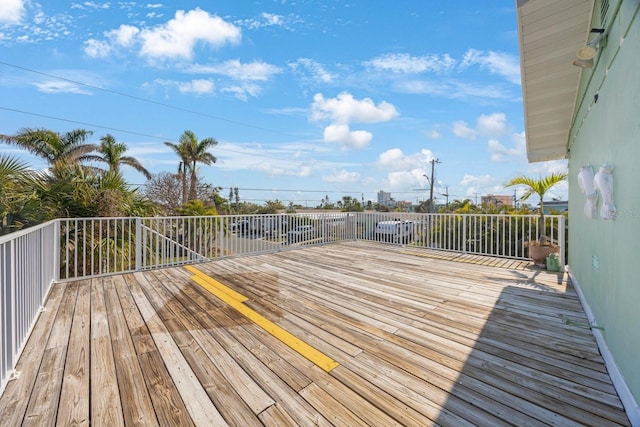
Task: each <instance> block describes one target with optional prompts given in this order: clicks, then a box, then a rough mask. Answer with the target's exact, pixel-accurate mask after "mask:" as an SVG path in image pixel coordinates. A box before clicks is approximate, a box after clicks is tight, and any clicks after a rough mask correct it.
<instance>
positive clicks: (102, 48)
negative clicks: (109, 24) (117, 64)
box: [84, 39, 112, 58]
mask: <svg viewBox="0 0 640 427" xmlns="http://www.w3.org/2000/svg"><path fill="white" fill-rule="evenodd" d="M111 51H112V47H111V44H110V43H109V42H106V41H103V40H96V39H89V40H86V41H85V42H84V53H85V55H87V56H89V57H91V58H106V57H107V56H109V54H111Z"/></svg>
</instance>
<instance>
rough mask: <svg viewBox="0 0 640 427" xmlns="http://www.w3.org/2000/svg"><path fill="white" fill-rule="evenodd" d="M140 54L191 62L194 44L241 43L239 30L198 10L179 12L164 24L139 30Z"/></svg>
mask: <svg viewBox="0 0 640 427" xmlns="http://www.w3.org/2000/svg"><path fill="white" fill-rule="evenodd" d="M139 37H140V39H141V41H142V48H141V50H140V54H141V55H143V56H146V57H148V58H152V59H157V58H171V59H177V58H182V59H191V57H192V56H193V50H194V49H195V46H196V44H198V43H206V44H209V45H211V46H213V47H220V46H224V45H225V44H236V43H239V42H240V39H241V32H240V29H239V28H238V27H236V26H235V25H233V24H230V23H228V22H226V21H224V20H223V19H222V18H220V17H218V16H212V15H209V13H207V12H205V11H204V10H202V9H200V8H196V9H194V10H190V11H188V12H185V11H183V10H179V11H177V12H176V14H175V16H174V18H173V19H171V20H170V21H168V22H167V23H166V24H163V25H160V26H157V27H154V28H145V29H143V30H142V31H140V34H139Z"/></svg>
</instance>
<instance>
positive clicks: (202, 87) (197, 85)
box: [178, 79, 215, 94]
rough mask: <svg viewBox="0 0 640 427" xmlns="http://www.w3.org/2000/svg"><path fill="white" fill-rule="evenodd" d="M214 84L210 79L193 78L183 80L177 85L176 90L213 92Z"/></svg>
mask: <svg viewBox="0 0 640 427" xmlns="http://www.w3.org/2000/svg"><path fill="white" fill-rule="evenodd" d="M214 88H215V85H214V83H213V81H211V80H205V79H194V80H191V81H190V82H183V83H180V84H179V85H178V90H180V92H181V93H197V94H204V93H213V90H214Z"/></svg>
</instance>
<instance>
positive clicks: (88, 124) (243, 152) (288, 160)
mask: <svg viewBox="0 0 640 427" xmlns="http://www.w3.org/2000/svg"><path fill="white" fill-rule="evenodd" d="M0 110H5V111H11V112H14V113H20V114H26V115H29V116H36V117H42V118H45V119H50V120H58V121H61V122H67V123H74V124H77V125H82V126H90V127H94V128H99V129H105V130H110V131H113V132H120V133H126V134H129V135H137V136H143V137H145V138H152V139H157V140H160V141H167V139H169V138H163V137H160V136H157V135H150V134H147V133H142V132H136V131H129V130H125V129H118V128H114V127H110V126H103V125H97V124H95V123H87V122H82V121H79V120H71V119H65V118H62V117H55V116H51V115H47V114H40V113H34V112H31V111H24V110H18V109H15V108H9V107H2V106H0ZM173 141H174V142H175V141H176V140H173ZM216 150H219V151H227V152H229V153H236V154H242V155H245V156H251V157H259V158H261V159H270V160H278V161H281V162H290V163H300V162H296V161H295V160H291V159H284V158H278V157H271V156H266V155H264V154H253V153H248V152H246V151H239V150H232V149H229V148H222V147H219V146H216Z"/></svg>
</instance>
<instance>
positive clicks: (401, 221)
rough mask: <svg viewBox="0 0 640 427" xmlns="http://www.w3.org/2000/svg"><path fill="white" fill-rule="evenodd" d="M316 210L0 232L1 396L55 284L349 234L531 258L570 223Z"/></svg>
mask: <svg viewBox="0 0 640 427" xmlns="http://www.w3.org/2000/svg"><path fill="white" fill-rule="evenodd" d="M545 218H546V220H545V224H544V233H541V232H542V231H543V224H540V221H539V218H538V216H536V215H484V214H470V215H458V214H404V213H395V212H390V213H368V212H366V213H324V212H319V213H314V214H278V215H225V216H206V217H183V216H181V217H154V218H75V219H58V220H54V221H50V222H48V223H46V224H42V225H40V226H37V227H33V228H29V229H27V230H24V231H20V232H16V233H12V234H10V235H7V236H3V237H0V332H1V337H0V346H1V347H0V380H1V383H0V392H1V391H2V390H4V388H5V386H6V384H7V382H8V381H9V380H10V378H11V376H12V375H13V371H12V370H13V369H14V367H15V364H16V362H17V360H18V357H19V355H20V353H21V351H22V349H23V347H24V345H25V343H26V340H27V338H28V337H29V334H30V332H31V328H32V327H33V325H34V324H35V321H36V320H37V318H38V314H39V312H40V309H41V307H42V306H43V305H44V301H45V299H46V296H47V294H48V291H49V289H50V287H51V284H52V283H54V282H55V281H69V280H77V279H81V278H91V277H99V276H104V275H108V274H121V273H126V272H132V271H142V270H148V269H153V268H161V267H168V266H177V265H183V264H190V263H195V262H201V261H205V260H212V259H220V258H225V257H231V256H246V255H256V254H261V253H268V252H277V251H282V250H289V249H294V248H299V247H304V246H311V245H322V244H328V243H332V242H340V241H348V240H375V241H381V242H385V243H387V244H395V245H407V246H412V247H416V248H429V249H438V250H446V251H455V252H462V253H471V254H478V255H490V256H497V257H504V258H515V259H527V258H528V255H527V251H526V246H525V243H526V242H527V241H530V240H535V239H537V237H538V236H539V235H540V234H545V235H546V236H548V237H549V238H550V239H551V241H553V242H556V243H557V244H558V245H559V246H560V255H561V265H564V242H565V222H564V217H562V216H552V215H548V216H546V217H545Z"/></svg>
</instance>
